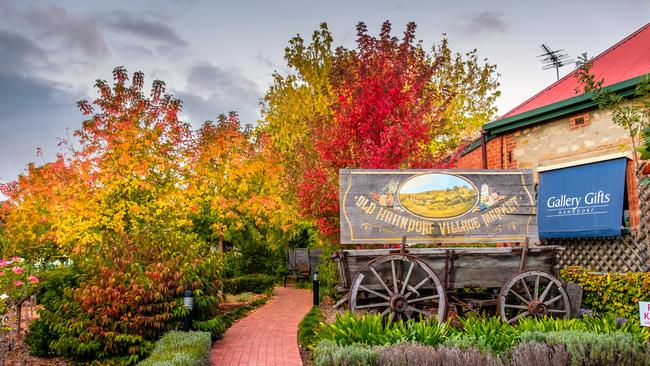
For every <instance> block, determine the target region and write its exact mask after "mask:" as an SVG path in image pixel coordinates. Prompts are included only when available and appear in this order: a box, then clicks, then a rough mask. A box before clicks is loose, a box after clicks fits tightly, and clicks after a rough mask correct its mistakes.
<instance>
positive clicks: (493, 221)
mask: <svg viewBox="0 0 650 366" xmlns="http://www.w3.org/2000/svg"><path fill="white" fill-rule="evenodd" d="M339 203H340V216H341V243H343V244H370V243H400V242H401V240H402V236H406V238H407V241H408V242H409V243H497V242H524V241H526V239H529V240H533V241H537V221H536V219H535V192H534V181H533V175H532V171H530V170H455V169H447V170H360V169H359V170H358V169H341V170H340V171H339Z"/></svg>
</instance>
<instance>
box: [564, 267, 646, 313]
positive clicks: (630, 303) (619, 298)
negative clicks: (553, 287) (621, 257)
mask: <svg viewBox="0 0 650 366" xmlns="http://www.w3.org/2000/svg"><path fill="white" fill-rule="evenodd" d="M560 276H561V277H562V279H563V280H565V281H567V282H574V283H577V284H580V285H581V286H582V288H583V291H584V292H583V296H582V304H583V306H584V307H587V308H589V309H592V310H595V311H597V312H600V313H613V314H616V315H618V316H620V317H624V318H630V319H638V317H639V305H638V302H639V301H644V300H645V299H646V297H647V295H648V294H649V293H650V272H627V273H607V274H598V273H593V272H590V271H589V270H587V269H585V268H581V267H569V268H565V269H563V270H561V271H560Z"/></svg>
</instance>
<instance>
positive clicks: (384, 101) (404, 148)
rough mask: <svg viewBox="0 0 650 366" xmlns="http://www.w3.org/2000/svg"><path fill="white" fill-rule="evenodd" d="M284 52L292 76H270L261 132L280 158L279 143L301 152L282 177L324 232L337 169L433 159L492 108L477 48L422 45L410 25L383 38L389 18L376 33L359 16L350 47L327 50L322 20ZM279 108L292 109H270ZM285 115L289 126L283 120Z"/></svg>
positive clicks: (488, 75) (334, 209)
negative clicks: (307, 38) (311, 98)
mask: <svg viewBox="0 0 650 366" xmlns="http://www.w3.org/2000/svg"><path fill="white" fill-rule="evenodd" d="M323 45H325V46H323ZM285 55H286V56H285V58H286V59H287V61H288V66H289V67H290V69H292V70H293V71H294V73H293V74H291V75H289V76H287V77H276V82H275V84H274V85H273V86H272V87H271V89H270V90H269V92H268V93H267V95H266V99H265V100H266V107H265V109H264V110H263V117H264V118H263V121H262V124H261V126H262V130H263V131H264V132H265V133H268V134H269V135H270V136H271V141H272V142H273V147H274V148H275V149H276V152H277V153H278V154H280V155H282V156H285V155H287V154H288V153H287V151H288V150H287V146H288V147H291V148H293V149H294V151H300V152H301V154H303V155H302V156H299V155H297V154H293V155H292V157H291V159H290V160H291V161H294V160H297V162H296V163H294V165H295V166H300V167H302V169H300V170H299V172H298V173H299V174H297V175H296V176H292V177H291V178H292V179H291V180H290V181H291V182H293V185H294V186H295V187H296V191H297V196H298V197H299V202H300V205H301V208H302V212H303V214H305V215H306V216H307V217H310V218H313V219H315V220H316V221H317V223H318V225H319V227H320V228H321V231H322V232H323V233H324V234H326V235H331V237H332V238H334V237H335V235H336V234H337V233H338V191H337V189H338V188H337V187H338V169H340V168H406V167H434V166H439V165H440V164H441V162H442V160H443V159H445V158H446V157H448V156H450V155H453V151H454V149H455V148H456V147H457V146H458V145H459V143H460V142H461V141H462V140H463V139H464V138H467V137H470V136H473V134H474V133H475V131H477V130H478V127H479V126H480V125H482V124H483V123H484V122H487V121H488V120H489V119H490V118H492V117H493V116H494V113H495V112H496V110H495V109H494V107H493V105H492V103H493V101H494V99H495V98H496V97H497V96H498V92H497V91H496V88H497V87H498V82H497V81H496V76H495V74H494V72H495V67H494V66H493V65H490V64H488V63H485V64H481V63H480V62H479V60H478V58H477V55H476V51H472V52H469V53H467V54H465V55H460V54H454V53H453V52H452V51H451V49H450V47H449V44H448V42H447V40H446V39H444V38H443V40H442V42H441V43H440V45H436V46H434V47H433V49H432V50H431V51H429V52H428V51H426V50H425V49H424V47H423V46H422V43H421V42H416V40H415V24H413V23H410V24H408V25H407V29H406V31H405V32H404V35H403V37H402V38H401V39H399V38H397V37H395V36H392V35H391V25H390V23H389V22H385V23H384V24H383V25H382V28H381V31H380V34H379V37H374V36H371V35H370V34H368V31H367V28H366V26H365V24H363V23H359V25H358V26H357V48H356V49H354V50H349V49H345V48H342V47H339V48H337V49H336V50H335V51H334V52H333V51H332V37H331V34H330V33H329V30H328V29H327V26H326V25H321V29H320V31H318V32H315V33H314V35H313V37H312V43H311V44H309V45H305V44H304V41H303V40H302V38H300V37H296V38H294V39H292V40H291V42H290V45H289V47H288V48H287V50H286V52H285ZM296 56H299V57H298V58H296ZM304 65H307V66H308V67H307V68H305V66H304ZM287 80H292V81H294V82H293V83H288V82H287ZM323 80H324V81H326V84H325V86H323V84H322V82H321V81H323ZM319 82H320V83H319ZM295 90H301V92H302V93H303V94H307V95H317V96H318V97H319V98H318V101H319V102H320V104H319V105H318V106H319V110H318V112H315V111H314V109H310V106H306V105H304V104H302V101H301V99H300V98H299V97H297V98H289V97H287V96H289V95H294V92H295ZM287 110H297V111H299V113H297V114H290V116H289V117H285V116H284V115H282V114H281V113H278V112H280V111H287ZM294 116H299V117H298V118H299V119H300V120H299V122H298V123H290V122H291V121H292V118H294ZM281 131H282V132H284V134H283V133H281ZM295 136H300V139H298V138H296V137H295ZM298 147H299V148H298ZM446 164H449V161H447V162H446Z"/></svg>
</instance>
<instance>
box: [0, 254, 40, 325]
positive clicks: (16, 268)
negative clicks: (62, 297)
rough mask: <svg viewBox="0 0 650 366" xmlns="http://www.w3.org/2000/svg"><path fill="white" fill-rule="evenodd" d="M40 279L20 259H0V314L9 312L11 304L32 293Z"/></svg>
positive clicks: (32, 269)
mask: <svg viewBox="0 0 650 366" xmlns="http://www.w3.org/2000/svg"><path fill="white" fill-rule="evenodd" d="M39 282H40V279H39V278H38V277H37V276H36V275H35V271H34V268H33V267H32V266H30V265H28V264H27V263H25V260H24V259H23V258H21V257H12V258H10V259H0V314H4V313H6V312H7V311H8V310H9V306H10V304H11V302H12V301H13V302H18V301H20V300H22V299H24V298H26V297H27V296H29V295H31V294H32V293H34V290H35V289H36V286H37V285H38V283H39Z"/></svg>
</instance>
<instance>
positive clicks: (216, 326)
mask: <svg viewBox="0 0 650 366" xmlns="http://www.w3.org/2000/svg"><path fill="white" fill-rule="evenodd" d="M227 328H228V327H227V324H226V321H225V320H224V319H223V318H222V317H216V318H212V319H209V320H193V321H192V329H195V330H198V331H201V332H208V333H210V338H211V339H212V340H213V341H216V340H217V339H220V338H222V337H223V334H224V333H225V332H226V329H227Z"/></svg>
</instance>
